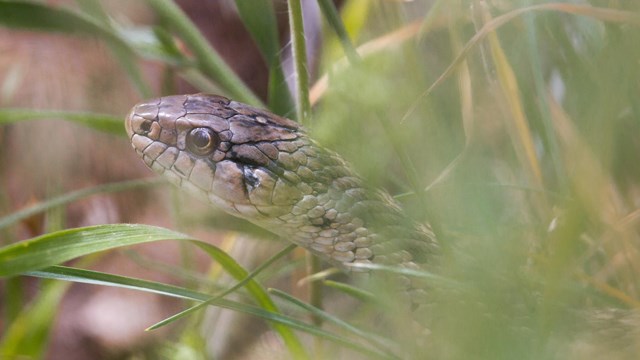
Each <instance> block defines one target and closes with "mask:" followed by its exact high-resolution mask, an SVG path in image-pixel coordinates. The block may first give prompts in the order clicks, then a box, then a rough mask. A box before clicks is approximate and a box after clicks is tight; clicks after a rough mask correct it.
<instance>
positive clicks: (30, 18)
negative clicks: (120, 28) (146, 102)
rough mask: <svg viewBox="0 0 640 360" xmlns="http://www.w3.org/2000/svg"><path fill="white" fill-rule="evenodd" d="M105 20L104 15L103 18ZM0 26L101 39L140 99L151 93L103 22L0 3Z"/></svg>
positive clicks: (131, 54) (129, 51) (60, 11)
mask: <svg viewBox="0 0 640 360" xmlns="http://www.w3.org/2000/svg"><path fill="white" fill-rule="evenodd" d="M104 17H106V14H105V15H104ZM0 24H2V25H4V26H7V27H10V28H16V29H27V30H38V31H46V32H62V33H68V34H72V35H89V36H95V37H98V38H99V39H101V40H104V41H105V43H106V44H107V45H108V46H109V48H111V51H112V52H113V54H114V55H115V57H116V59H118V61H119V62H120V64H121V65H122V66H123V68H124V69H125V70H126V71H127V73H128V74H129V77H128V78H129V79H130V80H131V82H132V83H133V85H134V86H135V87H136V88H137V89H138V91H139V92H140V94H142V95H143V96H144V97H149V96H150V94H151V91H150V89H149V86H148V85H147V83H146V82H145V81H144V80H143V79H142V74H141V73H140V69H139V68H138V65H137V64H136V62H135V55H134V52H133V50H132V49H131V48H130V47H129V45H128V44H127V42H126V41H125V40H123V39H122V38H121V37H120V36H119V35H118V33H117V32H116V31H114V30H113V29H112V28H111V26H110V24H109V23H108V22H106V21H97V19H96V18H91V17H88V16H86V15H84V14H81V13H76V12H72V11H70V10H67V9H64V8H62V7H54V6H48V5H44V4H38V3H34V2H23V1H8V0H0Z"/></svg>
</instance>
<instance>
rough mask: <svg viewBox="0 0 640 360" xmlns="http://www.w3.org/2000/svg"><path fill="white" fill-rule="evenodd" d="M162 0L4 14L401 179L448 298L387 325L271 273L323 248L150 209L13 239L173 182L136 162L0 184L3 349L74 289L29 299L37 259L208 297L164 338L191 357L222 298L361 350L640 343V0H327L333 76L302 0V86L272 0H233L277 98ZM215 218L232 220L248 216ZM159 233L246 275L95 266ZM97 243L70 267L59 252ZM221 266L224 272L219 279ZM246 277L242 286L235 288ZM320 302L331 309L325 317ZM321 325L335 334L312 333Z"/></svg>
mask: <svg viewBox="0 0 640 360" xmlns="http://www.w3.org/2000/svg"><path fill="white" fill-rule="evenodd" d="M146 3H147V4H148V6H149V7H150V8H152V9H153V11H154V12H155V13H156V14H157V16H158V18H159V19H160V20H161V21H160V22H159V25H157V26H155V27H153V28H152V27H144V26H142V25H137V26H135V30H136V32H138V33H140V32H141V33H143V34H144V35H145V36H144V38H143V39H144V41H138V40H139V39H140V37H134V36H132V34H133V33H134V28H133V27H132V26H130V25H124V24H123V23H121V22H117V21H114V20H113V19H111V18H110V17H109V14H108V12H106V11H105V10H104V9H103V8H102V6H101V3H100V2H99V1H96V0H82V1H81V0H77V5H78V6H77V7H75V8H66V7H57V6H53V5H45V4H43V3H38V2H23V1H7V0H3V1H0V24H2V25H3V26H5V27H8V28H13V29H30V30H37V31H43V32H56V33H62V34H63V35H64V36H69V37H75V36H89V37H94V38H96V39H98V40H99V41H101V42H103V43H104V44H105V45H106V46H108V47H109V49H110V50H111V53H112V54H113V56H114V58H115V59H117V61H118V62H119V64H120V65H121V71H122V72H124V73H126V74H127V77H128V79H129V80H130V81H131V84H132V85H133V86H134V87H135V89H137V91H138V93H139V94H140V97H141V98H146V97H151V96H154V95H158V94H156V93H155V91H154V90H151V89H152V86H151V82H149V81H148V80H147V79H145V76H144V75H143V74H142V73H141V71H140V69H139V65H138V61H139V60H140V59H146V60H152V61H154V62H156V63H160V64H162V65H163V66H165V67H166V68H167V69H169V70H170V71H173V72H175V74H176V75H177V76H181V77H183V78H184V79H186V80H187V81H189V82H191V83H192V84H194V85H195V86H196V87H198V88H199V89H200V90H202V91H204V92H218V93H222V94H223V95H226V96H229V97H232V98H234V99H236V100H238V101H243V102H248V103H250V104H253V105H257V106H268V107H269V108H271V109H272V110H273V111H274V112H277V113H280V114H284V115H287V116H289V117H297V118H298V119H300V120H302V121H304V123H305V125H306V126H308V127H309V128H310V129H311V130H310V131H311V133H312V134H313V135H314V137H315V138H317V139H318V140H319V141H320V142H321V143H322V144H324V145H326V146H327V147H329V148H332V149H334V150H336V151H337V152H338V153H340V154H342V155H343V156H344V157H345V158H347V159H348V160H349V161H350V162H351V163H352V164H353V166H354V167H355V168H356V169H357V170H358V172H359V173H360V174H361V175H362V176H363V178H364V179H366V181H368V182H369V183H370V184H372V185H373V186H379V187H384V188H386V189H388V190H389V191H390V192H391V193H392V194H393V195H394V196H395V197H396V198H397V200H398V201H400V202H401V203H402V205H403V206H404V207H405V208H406V209H407V210H408V212H409V213H410V214H411V216H413V217H415V218H416V219H417V220H419V221H423V222H425V223H426V222H429V223H430V224H431V225H432V226H433V228H434V231H435V232H436V233H437V235H438V238H439V241H440V243H441V246H442V248H443V252H444V255H443V258H442V259H441V261H440V264H439V267H438V270H437V274H429V273H421V274H417V275H418V276H421V277H423V278H426V281H427V282H429V291H430V293H431V296H432V299H433V304H432V305H430V307H429V308H428V309H421V311H420V312H418V313H414V314H411V313H404V315H402V314H403V312H401V311H397V312H393V313H392V314H393V315H394V316H389V317H388V318H385V320H382V321H387V322H388V326H387V323H385V326H378V327H379V328H380V329H378V327H374V328H373V330H371V328H368V327H367V326H369V325H368V323H367V319H371V318H376V319H379V318H380V317H379V316H378V315H377V314H379V313H380V312H381V311H382V310H381V307H380V306H374V305H371V306H362V307H357V308H358V311H353V312H351V316H348V315H345V314H344V313H342V312H340V310H336V311H334V310H333V309H331V308H327V310H326V311H322V310H320V309H319V308H318V307H317V306H319V305H320V304H319V303H318V302H317V301H316V300H314V301H300V300H297V299H295V298H292V296H291V295H288V294H286V293H283V292H281V291H277V290H275V291H267V290H265V288H264V287H263V286H262V285H261V283H262V282H263V281H267V279H269V278H274V277H286V276H288V275H290V272H292V271H295V270H296V268H298V269H299V268H301V267H304V265H303V264H302V263H298V262H296V263H295V266H290V267H285V268H286V271H278V268H282V267H283V264H284V263H283V261H282V260H280V259H281V257H282V256H284V255H286V254H287V253H288V252H289V251H290V250H291V247H287V246H286V245H287V244H282V245H280V247H281V248H282V249H283V250H282V252H280V253H277V254H276V255H274V256H273V257H272V258H271V259H270V260H268V261H266V262H265V264H264V265H263V266H260V267H259V268H258V269H257V270H251V269H245V268H243V267H241V266H240V265H238V263H237V262H236V261H235V260H234V259H233V258H232V257H230V256H229V255H228V254H227V253H226V252H225V251H223V250H222V249H221V248H218V247H215V246H213V245H211V244H209V243H206V242H203V241H200V240H198V239H195V238H193V237H191V236H187V235H184V234H183V233H182V232H175V231H172V230H168V229H163V228H156V227H151V226H147V225H125V224H110V225H98V226H93V227H89V228H75V229H66V230H61V229H64V228H65V227H66V226H65V224H64V222H63V221H61V222H60V223H58V224H57V225H55V226H52V227H51V228H50V229H48V230H47V232H46V233H45V234H43V235H41V236H38V237H35V238H32V239H29V240H25V241H21V242H13V239H15V235H14V232H12V227H13V226H15V225H16V224H17V223H18V222H19V221H21V220H24V219H26V218H27V217H29V216H31V215H33V214H35V213H41V212H48V213H49V214H55V211H56V209H60V207H64V206H66V205H67V204H69V203H71V202H73V201H76V200H77V199H78V198H81V197H85V196H89V195H91V194H95V193H98V194H106V193H108V192H115V191H124V190H127V189H129V190H130V189H132V188H134V187H135V188H140V187H150V186H156V185H158V183H157V181H131V182H126V183H117V184H108V185H105V186H103V187H99V188H96V189H88V190H87V189H85V190H77V191H74V192H69V193H66V194H62V195H61V196H58V197H53V198H51V199H48V200H45V201H43V202H40V203H38V204H36V205H33V206H32V207H30V208H25V209H22V210H15V209H8V208H7V207H4V208H2V206H5V205H6V202H0V209H2V212H3V213H5V214H6V215H4V216H3V217H1V218H0V231H2V232H0V234H2V236H3V239H2V240H1V241H0V245H2V247H1V248H0V276H2V277H5V278H6V279H5V280H4V281H3V283H2V284H3V285H4V294H5V297H4V299H3V300H2V302H1V303H0V306H2V307H4V309H3V320H4V323H0V324H2V325H3V326H4V327H3V328H2V330H1V331H0V357H8V358H18V357H19V356H24V357H25V358H42V357H44V354H46V352H47V344H48V341H47V339H48V333H49V331H50V330H51V324H52V323H53V319H54V317H55V310H56V308H57V306H56V304H57V303H58V302H59V301H61V299H62V296H63V294H64V292H65V290H66V289H67V285H66V283H64V282H62V281H54V282H44V283H43V284H44V285H43V286H42V287H41V288H40V290H39V292H38V294H37V295H36V296H35V297H33V298H32V299H31V300H30V302H29V304H28V305H26V306H23V305H22V304H24V301H25V295H24V292H23V291H21V288H22V285H21V283H22V281H24V277H22V276H18V277H16V275H27V276H31V277H41V278H45V279H57V280H67V281H74V282H85V283H91V284H97V285H101V286H118V287H123V288H129V289H136V290H139V291H149V292H154V293H160V294H163V295H166V296H172V297H178V298H181V299H185V300H186V302H185V306H186V308H188V307H189V306H195V308H192V309H190V310H187V311H186V312H185V313H181V314H179V315H178V316H176V317H173V318H171V319H168V320H167V321H163V322H161V323H159V324H158V326H159V327H160V326H163V325H166V324H168V323H173V321H174V320H176V319H177V318H182V317H183V316H184V315H188V316H189V317H187V320H186V321H183V322H177V323H173V327H172V331H173V332H172V335H171V336H170V337H168V338H167V339H166V343H165V344H164V346H162V347H158V348H157V349H156V350H155V351H156V352H155V353H154V352H153V351H154V350H150V352H149V353H147V354H146V356H148V357H149V358H153V357H154V356H159V354H164V355H167V354H171V356H172V358H177V357H179V355H180V354H184V353H183V352H180V351H178V350H177V349H184V348H189V350H190V351H188V352H187V353H188V354H194V353H200V354H201V353H204V345H203V341H193V340H192V339H193V337H194V336H196V337H197V336H201V335H199V334H197V332H196V334H194V327H193V326H190V325H193V324H197V323H199V322H200V321H203V320H202V316H203V312H202V311H199V312H198V311H194V310H197V309H199V308H200V307H203V306H202V305H199V304H205V305H210V306H219V307H223V308H229V309H233V310H236V311H239V312H244V313H248V314H251V315H253V316H256V317H258V318H262V319H264V320H267V321H268V323H269V324H271V326H272V328H273V329H274V330H275V331H276V332H277V333H278V335H279V336H280V338H281V339H282V340H283V343H284V347H285V349H286V350H284V351H285V352H286V353H287V354H288V355H289V356H291V357H293V358H308V357H309V358H324V357H327V358H332V357H335V356H346V354H351V353H352V352H355V353H359V354H361V356H362V357H363V358H398V357H408V358H434V359H443V358H445V359H446V358H456V359H457V358H460V359H466V358H487V359H501V358H505V359H507V358H508V359H513V358H519V359H528V358H534V359H538V358H592V357H598V356H603V355H604V354H606V355H607V356H612V357H615V356H617V357H618V358H633V356H634V354H636V353H637V351H638V350H640V349H639V346H638V345H637V341H636V342H634V340H638V339H637V334H639V333H640V332H639V331H638V329H640V323H639V324H634V323H633V322H632V321H629V320H630V319H633V318H634V317H633V316H634V315H633V309H636V308H637V307H638V306H640V302H639V301H640V300H638V299H640V282H639V281H640V280H639V279H640V277H639V276H638V271H639V270H640V269H638V265H637V264H640V233H639V232H640V225H639V223H638V219H639V218H640V210H639V209H638V204H639V199H640V187H639V186H638V185H639V184H640V171H638V169H640V167H638V166H637V163H638V161H637V154H640V137H639V136H638V134H640V106H639V105H638V104H640V102H639V101H638V97H639V96H640V65H639V64H640V31H638V28H639V27H640V12H639V11H640V4H637V3H636V2H624V1H608V0H585V1H557V2H547V1H544V2H543V1H533V0H517V1H511V2H503V1H479V0H455V1H450V0H437V1H433V2H430V1H415V2H412V3H406V4H405V3H402V2H398V1H385V0H379V1H370V0H347V1H345V2H344V4H343V6H342V7H341V8H340V12H339V13H338V10H337V9H336V8H335V7H334V6H333V4H332V2H330V1H328V0H318V4H319V5H320V8H321V9H322V12H321V13H322V19H323V22H324V23H323V25H324V32H325V34H324V35H325V36H324V38H323V41H322V43H321V45H320V47H321V50H322V54H323V55H322V59H320V64H321V65H320V71H319V73H318V74H319V75H318V76H315V77H314V76H311V77H309V78H308V79H307V74H305V71H306V69H307V65H306V59H305V56H304V54H305V52H304V51H302V50H303V49H304V46H305V38H304V36H303V35H302V29H301V28H300V27H301V26H304V23H303V21H302V16H301V14H300V13H299V12H296V11H295V10H296V9H298V8H299V5H300V1H299V0H289V1H288V5H289V6H290V9H292V11H291V13H290V20H291V24H292V27H291V30H292V32H293V34H294V35H293V41H292V42H293V47H294V51H293V52H292V56H293V62H294V63H295V64H296V66H294V69H295V71H298V74H297V75H296V79H297V81H296V85H297V87H296V89H297V90H296V91H295V94H296V95H295V96H293V95H292V94H291V93H290V92H289V90H288V87H287V86H286V83H285V78H286V76H285V74H284V71H283V70H282V68H281V66H280V64H281V62H280V60H281V57H282V56H283V53H282V51H281V46H280V45H279V41H278V35H277V31H276V25H277V24H276V16H275V14H276V12H275V10H274V8H273V6H272V4H271V2H270V1H267V0H264V1H257V0H252V1H245V0H236V5H237V9H238V11H239V12H240V16H241V18H242V20H243V22H244V24H245V26H246V28H247V29H248V30H249V33H250V34H251V35H252V37H253V39H254V41H255V42H256V43H257V45H258V48H259V49H260V51H261V53H262V55H263V57H264V59H265V61H266V63H267V65H268V67H269V74H270V85H269V98H268V101H266V104H263V102H262V101H261V100H260V99H259V98H258V96H256V95H255V94H254V93H253V92H252V91H251V90H250V89H249V87H248V86H247V85H246V84H244V83H243V82H242V81H241V80H239V78H238V77H237V76H236V75H235V74H234V73H233V72H232V71H231V70H230V69H229V67H228V66H227V65H226V64H225V63H224V61H223V60H222V59H221V58H220V56H219V55H218V54H217V53H216V51H215V50H214V49H213V48H211V47H210V46H209V45H208V44H207V42H206V40H205V39H204V37H203V36H202V35H201V34H200V33H199V32H198V30H197V29H196V28H195V26H194V25H193V24H192V23H191V22H190V21H189V20H188V18H187V17H186V16H185V15H184V14H183V13H182V11H180V9H179V8H178V7H177V6H176V5H175V4H174V3H173V2H172V1H171V0H147V1H146ZM134 39H135V40H134ZM185 48H186V49H188V51H186V50H185ZM43 81H46V79H44V80H43ZM212 84H213V85H215V86H212ZM307 94H309V101H306V100H307V99H306V97H307ZM294 104H295V105H294ZM132 105H133V104H132ZM89 110H91V109H89ZM121 115H122V114H110V115H104V114H99V113H98V112H90V113H76V112H58V111H56V112H53V111H52V112H47V111H42V110H38V111H36V110H34V109H14V108H2V109H0V124H7V126H9V125H8V124H12V123H18V122H24V121H27V120H36V119H39V118H43V117H48V118H58V119H64V120H68V121H75V122H78V123H80V124H84V125H86V126H90V127H93V128H95V129H98V130H100V131H107V132H110V133H115V134H116V136H122V135H123V133H124V132H123V131H122V121H123V120H122V119H121V117H122V116H121ZM5 175H6V174H4V172H2V171H0V176H5ZM5 195H6V194H5ZM178 221H180V219H178ZM216 224H218V226H219V227H218V229H219V230H225V229H227V227H225V225H229V223H225V222H216ZM183 226H184V227H183V228H181V230H182V229H185V231H183V232H188V226H187V224H185V223H183ZM235 229H236V230H237V228H235ZM240 229H241V230H242V229H248V230H247V231H249V230H251V231H254V230H255V229H252V228H248V227H246V228H245V227H244V225H243V226H241V227H240ZM55 230H59V231H55ZM161 240H179V241H181V242H184V243H185V244H191V245H196V247H199V248H200V249H202V250H204V252H206V253H207V254H208V255H209V256H210V257H211V259H213V260H214V261H215V263H216V264H217V266H221V267H222V268H223V269H224V270H225V272H226V273H228V274H230V275H231V276H232V277H233V278H235V279H236V281H237V283H236V286H229V285H224V284H219V283H217V281H218V280H219V277H220V275H219V273H215V272H212V274H215V275H212V277H213V278H209V279H201V282H198V281H196V282H195V283H193V282H189V281H185V282H184V286H172V285H169V284H163V283H157V282H151V281H146V280H142V279H136V278H131V277H123V276H118V275H115V274H109V273H103V272H96V271H90V270H85V269H86V268H88V267H89V266H90V265H91V262H92V261H94V260H95V256H92V255H93V254H96V253H98V252H101V251H104V250H111V249H115V248H119V247H125V246H130V245H134V244H139V243H144V242H154V241H161ZM78 257H82V260H81V261H79V262H75V263H74V264H73V267H65V266H61V264H62V263H64V262H65V261H67V260H71V259H75V258H78ZM184 267H185V269H186V270H193V268H190V266H189V264H188V263H185V264H184ZM216 276H218V277H216ZM254 276H258V280H256V279H254ZM318 278H319V279H320V280H317V281H316V284H318V286H321V287H324V288H325V289H326V290H327V291H330V292H331V293H332V294H333V295H332V296H337V297H338V298H339V299H346V298H362V297H364V298H365V299H369V300H370V297H371V296H373V297H374V298H377V297H382V296H383V295H388V294H385V293H384V291H383V290H381V293H380V294H366V293H363V292H361V291H360V290H359V289H357V288H355V287H352V286H349V285H346V284H344V283H342V282H335V281H330V280H325V279H324V278H323V277H321V276H320V277H318ZM339 280H340V281H343V280H345V279H344V278H339ZM211 281H214V282H215V283H216V284H218V285H219V286H217V287H216V288H215V289H216V290H215V291H212V290H211V286H210V282H211ZM315 291H318V289H317V288H316V290H315ZM230 292H235V293H240V294H241V295H242V296H241V297H239V299H240V300H237V299H236V298H234V300H230V299H228V298H227V297H226V295H227V294H228V293H230ZM391 298H393V296H391ZM385 306H386V307H385ZM396 306H397V304H396ZM280 308H281V309H286V310H287V311H286V314H284V313H283V312H281V311H280V310H279V309H280ZM382 309H387V310H386V311H387V312H389V311H391V310H389V309H396V307H394V304H386V305H383V306H382ZM396 310H397V309H396ZM311 314H312V315H314V319H315V320H316V321H309V320H308V316H309V315H311ZM609 314H617V315H616V316H620V317H621V319H623V321H620V322H615V321H605V320H615V319H613V317H614V316H613V315H609ZM414 317H423V318H419V319H417V320H418V322H423V323H427V324H428V327H429V333H430V334H429V335H428V336H423V335H418V334H416V332H415V330H414V328H413V327H412V326H410V325H408V324H411V323H413V321H414V320H416V319H413V318H414ZM194 319H197V320H194ZM625 319H626V320H625ZM600 320H602V321H600ZM150 325H151V324H150ZM378 325H380V324H378ZM383 328H384V329H383ZM365 330H366V331H365ZM621 334H622V335H624V336H622V335H621ZM634 334H635V335H634ZM308 336H313V337H314V338H315V339H318V340H319V341H316V342H313V343H309V342H307V343H305V345H302V344H303V342H304V341H305V339H307V337H308ZM634 336H635V339H634ZM383 339H384V340H383ZM201 340H202V339H201ZM416 341H422V342H421V343H420V344H416ZM158 349H159V350H158Z"/></svg>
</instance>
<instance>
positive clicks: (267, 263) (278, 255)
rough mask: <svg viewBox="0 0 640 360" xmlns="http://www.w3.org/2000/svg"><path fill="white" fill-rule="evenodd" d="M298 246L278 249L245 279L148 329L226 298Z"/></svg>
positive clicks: (168, 322)
mask: <svg viewBox="0 0 640 360" xmlns="http://www.w3.org/2000/svg"><path fill="white" fill-rule="evenodd" d="M296 247H297V245H295V244H291V245H288V246H287V247H285V248H284V249H282V250H280V251H278V253H276V254H275V255H273V256H272V257H271V258H270V259H268V260H267V261H265V262H263V263H262V264H261V265H260V266H259V267H258V268H256V269H255V270H253V271H252V272H251V273H250V274H249V275H247V277H245V278H244V279H242V280H241V281H239V282H238V283H236V284H235V285H233V286H232V287H230V288H228V289H226V290H224V291H222V292H220V293H219V294H216V295H214V296H213V297H211V298H209V299H207V301H204V302H202V303H200V304H198V305H195V306H193V307H191V308H189V309H187V310H184V311H181V312H179V313H178V314H175V315H173V316H171V317H169V318H167V319H165V320H163V321H160V322H159V323H157V324H155V325H152V326H150V327H149V328H148V329H147V330H155V329H157V328H160V327H162V326H164V325H168V324H170V323H172V322H174V321H175V320H178V319H180V318H183V317H184V316H186V315H189V314H191V313H192V312H195V311H197V310H199V309H202V308H204V307H205V306H207V305H209V304H212V303H213V302H214V301H216V300H219V299H222V298H224V297H225V296H227V295H229V294H231V293H233V292H234V291H236V290H238V289H240V288H241V287H243V286H245V285H246V284H247V283H248V282H249V281H250V280H251V279H253V278H254V277H256V276H257V275H258V274H260V273H261V272H262V271H263V270H264V269H266V268H267V267H269V266H270V265H271V264H273V263H274V262H276V261H277V260H279V259H281V258H282V257H283V256H285V255H287V254H289V253H290V252H291V251H293V249H295V248H296Z"/></svg>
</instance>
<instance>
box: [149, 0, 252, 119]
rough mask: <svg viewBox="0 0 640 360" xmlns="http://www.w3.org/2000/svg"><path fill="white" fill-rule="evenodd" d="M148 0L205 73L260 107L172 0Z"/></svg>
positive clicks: (243, 99) (234, 96) (226, 89)
mask: <svg viewBox="0 0 640 360" xmlns="http://www.w3.org/2000/svg"><path fill="white" fill-rule="evenodd" d="M147 3H148V4H149V5H150V6H151V7H152V8H153V9H154V10H155V11H156V13H157V14H158V16H160V17H161V18H162V19H163V20H164V21H165V22H166V24H168V26H169V27H170V28H171V29H173V30H175V32H176V33H177V35H178V36H179V37H180V38H181V39H182V40H183V41H184V42H185V44H186V45H187V46H188V47H189V48H190V49H191V51H192V52H193V54H194V55H195V57H196V59H197V66H198V68H199V69H200V70H201V71H202V72H203V73H204V74H206V75H207V76H209V77H210V78H211V79H213V80H215V81H216V82H217V83H218V84H220V86H221V87H222V88H223V89H224V90H225V91H227V92H228V94H229V96H231V97H233V98H234V99H235V100H238V101H242V102H246V103H249V104H251V105H256V106H262V102H261V101H260V99H258V98H257V97H256V96H255V95H254V94H253V92H252V91H251V90H250V89H249V88H248V87H247V86H246V85H245V84H244V83H243V82H242V80H240V78H239V77H238V76H237V75H236V74H235V73H234V72H233V70H231V68H230V67H229V66H228V65H227V64H226V63H225V62H224V60H222V58H221V57H220V55H219V54H218V53H217V52H216V51H215V50H214V49H213V48H212V47H211V46H210V45H209V43H208V42H207V40H206V39H205V38H204V36H202V34H201V33H200V31H198V29H197V28H196V27H195V25H194V24H193V23H192V22H191V21H190V20H189V18H188V17H187V16H186V15H185V13H184V12H183V11H182V10H181V9H180V8H179V7H178V6H177V5H176V4H175V2H173V1H172V0H147Z"/></svg>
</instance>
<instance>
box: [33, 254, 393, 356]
mask: <svg viewBox="0 0 640 360" xmlns="http://www.w3.org/2000/svg"><path fill="white" fill-rule="evenodd" d="M25 275H28V276H35V277H40V278H46V279H56V280H63V281H73V282H79V283H85V284H93V285H101V286H114V287H119V288H126V289H132V290H138V291H144V292H151V293H155V294H160V295H165V296H170V297H176V298H180V299H186V300H193V301H207V300H209V299H210V298H211V295H209V294H205V293H201V292H197V291H193V290H189V289H185V288H182V287H178V286H173V285H166V284H162V283H158V282H153V281H147V280H142V279H136V278H131V277H125V276H120V275H114V274H108V273H102V272H97V271H91V270H83V269H77V268H72V267H65V266H52V267H48V268H45V269H42V270H38V271H32V272H27V273H25ZM211 305H214V306H218V307H221V308H225V309H229V310H233V311H238V312H241V313H245V314H249V315H253V316H256V317H259V318H261V319H264V320H267V321H271V322H276V323H279V324H281V325H283V326H287V327H289V328H292V329H296V330H300V331H303V332H306V333H309V334H311V335H314V336H318V337H320V338H323V339H326V340H328V341H332V342H335V343H336V344H340V345H342V346H345V347H348V348H351V349H354V350H356V351H359V352H361V353H363V354H365V355H369V356H371V357H372V358H381V359H387V358H389V357H388V356H385V355H382V354H380V353H378V352H375V351H373V350H371V349H369V348H367V347H364V346H362V345H358V344H357V343H354V342H350V341H347V340H345V339H343V338H342V337H340V336H338V335H335V334H332V333H330V332H328V331H325V330H322V329H320V328H318V327H315V326H311V325H308V324H306V323H304V322H301V321H299V320H296V319H294V318H291V317H289V316H286V315H282V314H279V313H275V312H271V311H267V310H264V309H262V308H259V307H255V306H251V305H247V304H242V303H239V302H235V301H231V300H226V299H218V300H215V301H212V303H211Z"/></svg>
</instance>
